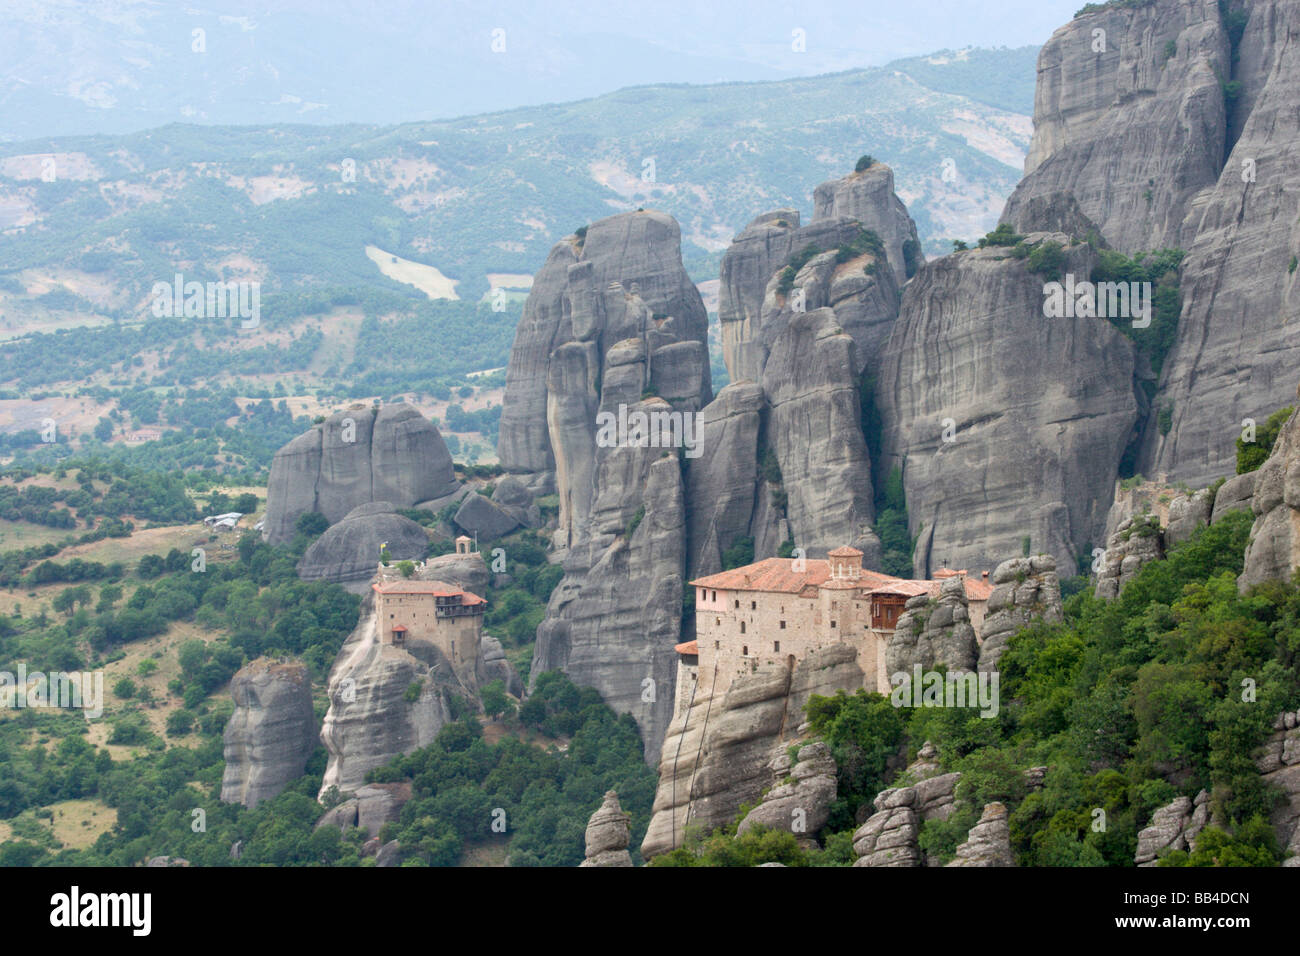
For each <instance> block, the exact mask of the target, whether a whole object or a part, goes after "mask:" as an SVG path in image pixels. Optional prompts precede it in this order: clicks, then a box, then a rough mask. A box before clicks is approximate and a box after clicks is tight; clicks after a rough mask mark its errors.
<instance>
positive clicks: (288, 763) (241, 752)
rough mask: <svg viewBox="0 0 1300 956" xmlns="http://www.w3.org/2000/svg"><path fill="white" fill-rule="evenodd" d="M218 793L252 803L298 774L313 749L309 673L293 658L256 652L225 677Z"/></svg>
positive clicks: (272, 794)
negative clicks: (230, 701)
mask: <svg viewBox="0 0 1300 956" xmlns="http://www.w3.org/2000/svg"><path fill="white" fill-rule="evenodd" d="M230 696H231V697H233V698H234V700H235V710H234V713H232V714H231V715H230V720H229V721H227V722H226V730H225V736H224V740H225V760H226V770H225V773H224V774H223V775H222V778H221V799H222V801H223V802H225V803H242V804H243V805H244V806H246V807H249V808H252V807H255V806H257V805H258V804H259V803H261V802H262V801H263V800H270V799H271V798H272V797H275V796H278V795H279V793H280V791H282V790H283V789H284V788H285V787H286V786H287V785H288V784H289V783H291V782H292V781H294V780H296V779H298V778H299V777H301V776H302V774H303V771H304V770H305V769H306V766H307V758H308V757H310V756H311V753H312V751H313V750H315V749H316V715H315V713H314V712H313V711H312V705H311V677H310V675H309V674H308V673H307V667H306V665H304V664H302V663H301V662H298V661H292V662H285V663H280V662H276V661H273V660H270V659H268V658H258V659H257V660H255V661H253V662H252V663H250V664H247V665H245V666H244V667H243V668H241V669H240V670H239V672H238V673H237V674H235V676H234V677H232V678H231V680H230Z"/></svg>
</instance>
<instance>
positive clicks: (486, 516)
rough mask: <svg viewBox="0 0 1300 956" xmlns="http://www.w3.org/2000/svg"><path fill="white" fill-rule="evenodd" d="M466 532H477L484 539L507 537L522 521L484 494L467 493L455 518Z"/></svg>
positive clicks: (491, 539) (492, 539)
mask: <svg viewBox="0 0 1300 956" xmlns="http://www.w3.org/2000/svg"><path fill="white" fill-rule="evenodd" d="M453 520H454V521H455V522H456V524H457V525H459V526H460V527H461V529H462V530H464V531H465V533H466V534H477V535H478V536H479V537H480V538H482V539H483V540H484V541H494V540H496V539H497V538H502V537H505V536H506V535H507V534H509V533H510V532H511V531H514V530H515V529H516V528H518V527H519V526H520V525H521V524H522V522H521V521H520V520H519V519H518V518H517V517H516V516H515V515H513V514H511V513H510V512H508V511H506V510H505V509H504V508H502V507H501V506H500V505H498V504H496V502H494V501H493V500H492V499H491V498H488V497H486V496H484V495H477V494H476V495H466V496H465V500H464V501H462V502H461V505H460V507H459V508H458V509H456V517H455V518H454V519H453Z"/></svg>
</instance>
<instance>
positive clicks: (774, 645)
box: [772, 641, 781, 654]
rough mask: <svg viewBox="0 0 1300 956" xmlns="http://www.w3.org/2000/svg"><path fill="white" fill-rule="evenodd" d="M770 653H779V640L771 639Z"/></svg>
mask: <svg viewBox="0 0 1300 956" xmlns="http://www.w3.org/2000/svg"><path fill="white" fill-rule="evenodd" d="M772 653H773V654H780V653H781V642H780V641H773V642H772Z"/></svg>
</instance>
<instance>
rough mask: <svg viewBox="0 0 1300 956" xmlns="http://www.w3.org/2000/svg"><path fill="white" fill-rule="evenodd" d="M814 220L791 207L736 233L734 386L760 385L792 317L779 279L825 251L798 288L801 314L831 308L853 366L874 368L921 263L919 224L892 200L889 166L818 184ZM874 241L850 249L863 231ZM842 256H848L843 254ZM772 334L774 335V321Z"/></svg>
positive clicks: (731, 288) (724, 324) (725, 280)
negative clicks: (850, 347) (804, 219)
mask: <svg viewBox="0 0 1300 956" xmlns="http://www.w3.org/2000/svg"><path fill="white" fill-rule="evenodd" d="M813 206H814V211H813V219H812V222H811V223H809V224H808V225H806V226H800V224H799V214H798V213H797V212H795V211H794V210H792V209H778V210H775V211H773V212H769V213H764V214H763V215H761V216H759V217H757V218H756V219H755V220H754V221H753V222H751V223H750V224H749V225H748V226H747V227H745V229H744V230H743V231H742V232H741V233H740V235H738V236H737V237H736V238H735V239H734V240H733V241H732V244H731V247H730V248H729V249H728V250H727V252H726V255H724V256H723V258H722V284H721V294H720V297H719V301H718V320H719V323H720V327H721V332H722V350H723V358H724V359H725V360H726V363H727V372H728V374H729V375H730V377H731V380H732V381H733V382H739V381H744V380H749V381H754V382H757V381H759V380H760V379H761V378H762V375H763V368H764V365H765V364H766V362H767V354H768V352H769V351H770V342H771V340H772V338H773V337H774V336H775V335H777V334H779V332H780V328H781V326H782V325H783V324H784V323H783V322H781V321H780V317H781V315H782V314H783V311H784V312H785V314H788V308H789V307H788V305H787V303H786V301H785V300H786V298H787V294H786V293H782V292H778V291H777V278H778V275H779V273H780V272H781V271H782V270H783V269H784V267H785V266H786V264H787V263H789V262H790V260H791V258H792V257H794V256H795V255H796V254H798V253H802V252H805V250H808V249H809V248H810V247H815V248H816V249H818V250H820V252H819V254H818V255H816V256H815V257H814V258H813V259H812V260H810V261H809V262H807V263H805V265H804V266H803V268H802V269H800V271H799V272H798V274H797V276H796V278H795V281H794V283H793V285H792V288H793V289H801V290H803V293H804V296H805V302H804V308H805V309H806V310H809V311H810V310H812V309H817V308H822V307H824V306H829V307H831V308H834V309H835V314H836V317H837V318H838V319H839V325H840V326H841V327H842V328H843V329H844V330H845V331H847V332H848V333H849V334H850V335H852V336H853V338H854V341H855V342H857V344H858V355H857V362H858V365H857V369H856V371H859V372H860V371H861V370H862V368H863V367H864V366H866V365H868V364H870V362H871V361H872V358H873V357H874V355H875V353H876V349H877V348H878V346H879V344H880V343H882V342H883V341H884V338H885V337H886V336H887V335H888V331H889V324H890V323H891V322H892V321H893V319H894V316H895V315H897V313H898V294H899V290H900V289H902V287H903V284H904V283H905V282H906V281H907V280H908V278H910V277H911V275H912V274H913V272H915V271H916V269H917V268H918V267H919V266H920V265H921V263H923V262H924V261H925V259H924V256H922V255H921V252H920V243H919V242H918V241H917V233H916V224H915V223H914V222H912V219H911V217H910V216H909V215H908V214H907V209H906V208H905V207H904V206H903V203H902V201H901V200H900V199H899V198H898V196H897V195H895V193H894V173H893V170H891V169H890V168H889V167H888V166H886V165H884V164H883V163H876V164H875V165H873V166H871V167H869V168H868V169H865V170H863V171H862V172H855V173H850V174H849V175H848V176H845V177H844V178H843V179H837V180H834V181H831V182H826V183H822V184H821V185H820V186H818V187H817V189H816V190H815V191H814V193H813ZM864 229H865V230H868V231H870V232H872V233H874V234H875V236H876V237H877V239H878V240H879V242H880V246H879V247H878V249H876V250H875V251H871V252H868V251H865V250H864V249H863V248H861V244H859V247H857V248H854V249H853V250H851V251H849V250H847V249H846V247H847V246H849V245H850V244H853V243H854V242H855V240H859V239H860V237H861V235H862V230H864ZM836 250H846V251H844V252H841V253H840V254H839V255H838V256H837V255H836V254H835V251H836ZM774 323H775V324H776V326H777V327H776V328H775V329H774V328H772V326H773V324H774Z"/></svg>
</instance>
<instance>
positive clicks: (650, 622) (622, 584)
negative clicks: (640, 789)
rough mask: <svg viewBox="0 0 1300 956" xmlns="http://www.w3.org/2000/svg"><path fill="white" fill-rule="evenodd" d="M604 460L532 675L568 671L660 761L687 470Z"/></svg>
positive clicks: (618, 451) (682, 558)
mask: <svg viewBox="0 0 1300 956" xmlns="http://www.w3.org/2000/svg"><path fill="white" fill-rule="evenodd" d="M656 401H658V400H656ZM606 452H607V453H606ZM601 453H602V454H601V457H600V463H599V466H598V467H597V469H596V476H595V480H596V482H597V483H598V487H599V488H600V495H599V496H598V498H597V499H596V501H595V503H594V507H593V510H592V514H591V517H590V519H589V522H588V528H589V530H588V531H587V535H586V536H585V537H583V538H582V539H581V540H580V541H579V542H578V543H577V544H575V545H574V546H572V547H571V548H570V549H569V553H568V557H567V558H566V559H565V562H564V577H563V579H561V581H560V583H559V584H558V585H557V586H556V588H555V590H554V591H553V592H552V593H551V599H550V603H549V604H548V605H547V609H546V619H545V620H544V621H543V622H542V624H541V626H540V627H539V628H538V629H537V645H536V647H535V649H534V651H533V671H532V673H533V675H534V676H535V675H537V674H540V673H542V672H543V671H548V670H554V669H557V668H558V669H560V670H563V671H564V672H565V673H566V674H568V675H569V677H570V678H571V679H572V680H573V681H574V682H575V683H577V684H581V685H584V686H588V687H594V688H596V690H598V691H600V693H601V696H602V697H604V698H605V702H606V703H607V704H609V706H610V707H612V708H614V709H615V710H616V711H618V712H619V713H629V714H631V715H632V716H633V717H634V718H636V721H637V724H638V726H639V727H640V728H641V735H642V740H643V741H644V742H645V747H646V760H647V761H649V762H651V763H652V764H653V763H654V762H656V761H657V760H658V758H659V744H660V741H662V740H663V735H664V731H665V729H666V728H667V726H668V720H669V718H670V716H671V711H672V699H673V681H674V676H675V669H676V655H675V654H674V652H673V646H674V645H675V644H676V643H677V642H678V641H680V640H681V607H682V585H683V574H684V572H685V565H686V527H685V512H686V508H685V502H684V500H683V498H684V496H683V490H682V476H681V468H680V466H679V464H678V461H677V456H676V455H672V454H667V453H666V452H665V453H664V454H665V455H666V457H659V456H660V449H657V448H613V449H601Z"/></svg>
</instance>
